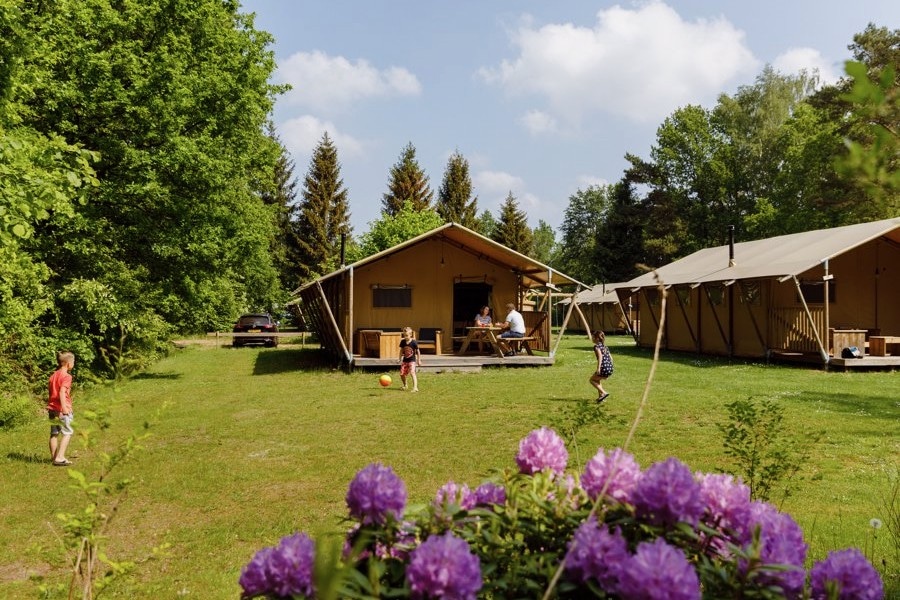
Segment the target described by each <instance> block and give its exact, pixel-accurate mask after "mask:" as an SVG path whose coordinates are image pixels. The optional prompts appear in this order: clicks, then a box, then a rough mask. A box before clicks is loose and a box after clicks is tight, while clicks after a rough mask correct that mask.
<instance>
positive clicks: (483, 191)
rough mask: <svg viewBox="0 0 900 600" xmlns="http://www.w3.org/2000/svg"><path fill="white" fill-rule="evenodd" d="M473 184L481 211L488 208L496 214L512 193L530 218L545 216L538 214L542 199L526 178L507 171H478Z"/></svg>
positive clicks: (473, 178)
mask: <svg viewBox="0 0 900 600" xmlns="http://www.w3.org/2000/svg"><path fill="white" fill-rule="evenodd" d="M472 186H473V188H474V191H475V194H476V195H477V196H478V204H479V207H478V210H479V211H481V210H484V209H488V210H490V211H491V212H494V213H495V215H494V216H496V211H497V210H498V209H499V208H500V206H501V205H502V204H503V201H504V200H506V197H507V196H508V195H509V194H510V193H512V195H513V197H514V198H515V199H516V201H517V202H518V203H519V208H521V209H523V210H524V211H525V212H526V213H527V214H528V217H529V220H530V219H532V217H535V218H537V217H538V216H539V217H540V218H545V217H544V216H543V215H542V214H541V215H538V212H540V211H541V208H542V203H541V199H540V198H539V197H538V196H537V195H535V194H533V193H531V192H529V191H528V189H527V185H526V184H525V180H524V179H522V178H521V177H519V176H517V175H512V174H510V173H506V172H505V171H489V170H485V171H478V172H477V173H475V174H474V175H473V176H472ZM536 211H537V212H536Z"/></svg>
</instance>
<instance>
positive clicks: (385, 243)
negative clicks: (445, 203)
mask: <svg viewBox="0 0 900 600" xmlns="http://www.w3.org/2000/svg"><path fill="white" fill-rule="evenodd" d="M443 223H444V221H443V220H442V219H441V217H440V215H438V214H437V212H435V211H434V210H433V209H431V208H425V209H418V208H416V207H415V206H414V205H413V203H412V202H410V201H409V200H407V201H406V202H404V203H403V206H401V207H400V210H399V211H398V212H397V214H394V215H391V214H388V213H387V212H382V213H381V218H380V219H378V220H376V221H373V222H371V223H369V230H368V231H367V232H366V233H364V234H363V235H362V237H361V238H360V241H359V244H358V246H354V247H353V248H352V249H351V254H350V255H349V256H350V260H354V261H356V260H360V259H362V258H365V257H367V256H371V255H373V254H376V253H378V252H381V251H382V250H387V249H388V248H391V247H393V246H396V245H397V244H400V243H402V242H405V241H406V240H409V239H412V238H414V237H416V236H417V235H421V234H423V233H425V232H426V231H431V230H432V229H434V228H436V227H440V226H441V225H443Z"/></svg>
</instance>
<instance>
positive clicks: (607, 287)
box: [559, 283, 626, 304]
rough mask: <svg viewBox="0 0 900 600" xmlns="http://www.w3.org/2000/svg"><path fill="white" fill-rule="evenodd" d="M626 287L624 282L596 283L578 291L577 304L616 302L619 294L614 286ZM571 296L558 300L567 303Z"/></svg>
mask: <svg viewBox="0 0 900 600" xmlns="http://www.w3.org/2000/svg"><path fill="white" fill-rule="evenodd" d="M620 287H626V285H625V284H624V283H598V284H597V285H595V286H594V287H592V288H591V289H589V290H584V291H582V292H578V304H618V303H619V296H618V295H617V294H616V288H620ZM569 302H571V298H566V299H565V300H560V301H559V303H560V304H568V303H569Z"/></svg>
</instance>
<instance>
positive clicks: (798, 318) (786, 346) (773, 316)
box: [769, 307, 827, 352]
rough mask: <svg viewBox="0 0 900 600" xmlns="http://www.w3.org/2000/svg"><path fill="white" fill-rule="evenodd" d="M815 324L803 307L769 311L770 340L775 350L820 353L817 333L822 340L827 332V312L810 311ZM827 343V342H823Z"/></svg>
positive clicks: (820, 310) (815, 309)
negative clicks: (823, 333) (823, 334)
mask: <svg viewBox="0 0 900 600" xmlns="http://www.w3.org/2000/svg"><path fill="white" fill-rule="evenodd" d="M809 312H810V314H811V315H812V320H813V322H812V323H810V321H809V317H808V316H807V314H806V311H805V310H803V307H800V308H772V309H770V311H769V317H770V318H769V339H770V340H771V345H772V348H773V349H775V350H790V351H793V352H818V351H819V344H818V343H817V342H816V332H818V334H819V336H820V338H821V336H822V332H823V331H825V310H824V309H823V308H816V307H811V308H810V309H809ZM822 342H823V343H827V341H826V340H824V339H823V340H822Z"/></svg>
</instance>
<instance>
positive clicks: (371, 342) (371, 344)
mask: <svg viewBox="0 0 900 600" xmlns="http://www.w3.org/2000/svg"><path fill="white" fill-rule="evenodd" d="M360 333H362V349H361V350H362V352H360V354H361V355H363V356H378V355H379V352H380V346H381V330H380V329H367V330H365V329H364V330H363V331H361V332H360Z"/></svg>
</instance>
